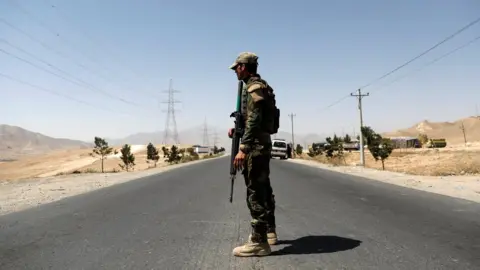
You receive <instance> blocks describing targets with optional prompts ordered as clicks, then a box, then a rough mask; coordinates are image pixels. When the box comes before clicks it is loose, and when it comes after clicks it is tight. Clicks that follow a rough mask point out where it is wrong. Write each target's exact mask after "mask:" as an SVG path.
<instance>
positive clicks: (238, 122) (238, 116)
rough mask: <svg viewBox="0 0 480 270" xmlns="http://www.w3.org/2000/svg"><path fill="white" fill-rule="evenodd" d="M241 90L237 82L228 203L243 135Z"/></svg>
mask: <svg viewBox="0 0 480 270" xmlns="http://www.w3.org/2000/svg"><path fill="white" fill-rule="evenodd" d="M242 89H243V82H242V81H238V95H237V107H236V110H235V111H234V112H233V113H232V114H230V117H234V118H235V120H234V123H235V128H234V129H233V134H232V149H231V156H230V179H231V183H230V203H231V202H232V201H233V186H234V183H235V176H236V174H237V168H235V166H234V164H233V161H234V159H235V156H236V155H237V154H238V150H239V148H240V138H241V137H242V135H243V130H242V124H243V121H242V112H241V103H242Z"/></svg>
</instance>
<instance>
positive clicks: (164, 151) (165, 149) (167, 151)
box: [162, 146, 170, 158]
mask: <svg viewBox="0 0 480 270" xmlns="http://www.w3.org/2000/svg"><path fill="white" fill-rule="evenodd" d="M162 152H163V157H164V158H168V156H170V151H169V150H168V148H166V147H165V146H162Z"/></svg>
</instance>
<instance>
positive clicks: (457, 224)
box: [0, 158, 480, 270]
mask: <svg viewBox="0 0 480 270" xmlns="http://www.w3.org/2000/svg"><path fill="white" fill-rule="evenodd" d="M228 162H229V161H228V158H220V159H216V160H211V161H206V162H203V163H200V164H194V165H191V166H186V167H182V168H179V169H175V170H171V171H167V172H164V173H162V174H159V175H155V176H150V177H147V178H145V179H143V180H141V181H133V182H128V183H124V184H119V185H116V186H113V187H109V188H104V189H101V190H98V191H95V192H91V193H89V194H83V195H79V196H76V197H72V198H69V199H64V200H61V201H58V202H56V203H52V204H49V205H44V206H41V207H39V208H37V209H31V210H27V211H23V212H18V213H14V214H9V215H6V216H3V217H0V225H1V228H0V229H1V230H0V269H62V270H64V269H369V270H371V269H408V270H411V269H449V270H452V269H480V207H479V204H476V203H470V202H467V201H462V200H458V199H452V198H449V197H445V196H441V195H435V194H430V193H425V192H421V191H417V190H411V189H406V188H402V187H398V186H392V185H388V184H384V183H381V182H376V181H371V180H365V179H362V178H358V177H353V176H349V175H344V174H340V173H336V172H331V171H324V170H321V169H318V168H313V167H307V166H305V165H300V164H294V163H290V162H288V161H280V160H273V161H272V167H271V168H272V182H273V187H274V190H275V194H276V200H277V221H278V234H279V238H280V239H281V242H280V243H279V245H277V246H274V247H273V250H274V253H273V254H272V256H270V257H263V258H235V257H233V256H232V255H231V252H232V249H233V248H234V247H235V246H236V245H238V244H241V243H243V242H244V241H245V238H246V237H247V235H248V233H249V225H248V221H249V216H248V211H247V208H246V205H245V197H244V196H245V188H244V182H243V179H241V178H237V182H236V186H235V195H234V202H233V204H230V203H229V202H228V192H229V184H230V183H229V178H228Z"/></svg>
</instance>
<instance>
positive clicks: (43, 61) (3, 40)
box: [0, 38, 138, 106]
mask: <svg viewBox="0 0 480 270" xmlns="http://www.w3.org/2000/svg"><path fill="white" fill-rule="evenodd" d="M0 42H3V43H5V44H7V45H9V46H10V47H13V48H14V49H17V50H19V51H21V52H23V53H24V54H26V55H28V56H30V57H32V58H33V59H35V60H37V61H39V62H42V63H43V64H45V65H47V66H49V67H51V68H53V69H55V70H57V71H59V72H61V73H63V74H65V75H67V76H69V77H72V78H74V79H75V80H77V81H80V83H83V84H85V85H87V86H89V87H93V88H96V87H95V86H92V85H91V84H88V83H86V82H85V81H83V80H81V79H78V78H76V77H75V76H73V75H71V74H69V73H67V72H66V71H63V70H62V69H60V68H58V67H56V66H54V65H53V64H50V63H49V62H47V61H45V60H43V59H41V58H40V57H38V56H36V55H34V54H32V53H30V52H28V51H26V50H24V49H22V48H20V47H19V46H17V45H14V44H12V43H10V42H9V41H8V40H5V39H3V38H0ZM17 59H18V58H17ZM22 61H23V60H22ZM127 89H128V90H129V91H132V92H135V93H137V92H136V91H133V90H131V89H129V88H127ZM95 90H97V91H101V92H105V91H103V90H98V89H95ZM131 105H133V104H131ZM135 106H138V105H135Z"/></svg>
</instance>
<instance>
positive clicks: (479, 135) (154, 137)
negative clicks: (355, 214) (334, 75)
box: [0, 116, 480, 162]
mask: <svg viewBox="0 0 480 270" xmlns="http://www.w3.org/2000/svg"><path fill="white" fill-rule="evenodd" d="M217 130H218V131H219V133H218V134H217V136H216V137H217V138H216V140H214V139H215V136H214V135H210V136H209V140H208V144H209V146H212V145H213V143H214V141H216V142H217V145H218V146H219V147H224V148H225V149H226V150H227V151H228V152H229V151H230V148H231V140H230V138H228V136H227V128H224V129H217ZM463 130H465V138H466V139H467V141H469V142H473V141H480V118H478V117H474V116H472V117H467V118H464V119H459V120H457V121H454V122H430V121H428V120H424V121H421V122H419V123H418V124H415V125H413V126H411V127H409V128H405V129H400V130H397V131H393V132H386V133H382V135H383V136H385V137H393V136H414V137H416V136H418V134H420V133H425V134H426V135H427V136H428V137H431V138H445V139H446V140H447V142H448V144H458V143H463V142H464V139H465V138H464V136H463ZM178 135H179V139H180V143H181V144H191V145H195V144H199V145H204V144H207V143H204V141H203V126H196V127H193V128H190V129H186V130H181V131H179V132H178ZM163 136H164V132H163V131H158V132H141V133H135V134H132V135H129V136H127V137H125V138H106V140H107V142H108V143H109V145H112V146H120V145H123V144H148V143H150V142H151V143H153V144H162V140H163ZM327 136H332V134H316V133H309V134H295V138H294V139H295V144H300V145H302V146H304V147H306V146H307V145H308V144H311V143H312V142H319V141H324V140H325V137H327ZM272 138H281V139H285V140H287V141H289V142H290V141H291V138H292V135H291V133H290V132H286V131H280V132H278V134H275V135H273V136H272ZM167 144H172V141H169V142H167ZM92 147H93V141H92V142H84V141H80V140H71V139H64V138H54V137H49V136H47V135H44V134H40V133H37V132H34V131H29V130H26V129H24V128H21V127H17V126H11V125H0V162H1V161H7V160H15V159H18V158H20V157H22V156H25V155H32V154H43V153H46V152H49V151H52V150H60V149H86V148H92Z"/></svg>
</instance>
